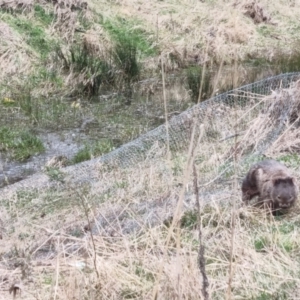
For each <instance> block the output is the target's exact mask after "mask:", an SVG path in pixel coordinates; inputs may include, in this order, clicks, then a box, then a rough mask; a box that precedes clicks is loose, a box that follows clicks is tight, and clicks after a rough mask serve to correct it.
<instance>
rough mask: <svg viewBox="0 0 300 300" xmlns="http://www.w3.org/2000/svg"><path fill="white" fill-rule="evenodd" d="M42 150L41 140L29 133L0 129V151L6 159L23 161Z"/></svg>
mask: <svg viewBox="0 0 300 300" xmlns="http://www.w3.org/2000/svg"><path fill="white" fill-rule="evenodd" d="M44 150H45V147H44V145H43V143H42V142H41V140H40V139H39V138H37V137H36V136H35V135H33V134H32V133H30V132H29V131H27V130H13V129H11V128H9V127H5V126H2V127H0V151H1V152H2V153H4V154H5V155H6V156H7V157H8V158H10V159H14V160H18V161H24V160H26V159H28V158H29V157H30V156H32V155H36V154H39V153H41V152H43V151H44Z"/></svg>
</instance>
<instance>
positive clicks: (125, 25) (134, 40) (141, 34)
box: [102, 18, 158, 56]
mask: <svg viewBox="0 0 300 300" xmlns="http://www.w3.org/2000/svg"><path fill="white" fill-rule="evenodd" d="M102 26H103V28H104V29H105V30H106V31H107V32H108V33H109V34H110V36H111V37H112V38H113V40H115V41H116V42H117V43H119V42H120V41H121V42H122V41H123V42H125V43H128V42H130V43H131V44H133V45H135V47H136V50H137V51H138V52H140V53H141V54H143V55H144V56H152V55H155V54H157V53H158V49H157V48H156V47H154V46H153V41H152V39H151V38H149V33H147V32H146V31H145V30H144V29H142V26H140V24H139V23H138V22H137V21H133V20H128V19H124V18H117V19H115V20H107V21H105V22H103V23H102Z"/></svg>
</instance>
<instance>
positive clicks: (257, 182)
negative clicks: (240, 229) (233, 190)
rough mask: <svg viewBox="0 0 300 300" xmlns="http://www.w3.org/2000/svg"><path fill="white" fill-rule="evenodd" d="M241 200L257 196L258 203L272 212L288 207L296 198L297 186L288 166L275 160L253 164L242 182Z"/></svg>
mask: <svg viewBox="0 0 300 300" xmlns="http://www.w3.org/2000/svg"><path fill="white" fill-rule="evenodd" d="M242 193H243V201H245V202H246V203H247V204H248V202H249V201H250V200H251V199H252V198H253V197H255V196H258V204H259V205H262V206H264V207H266V208H268V209H269V210H271V211H272V212H274V211H277V210H281V209H288V208H290V207H291V206H293V204H294V203H295V201H296V200H297V197H298V186H297V183H296V179H295V178H294V177H293V176H292V175H291V174H290V171H289V170H288V168H287V167H286V166H285V165H283V164H282V163H280V162H278V161H276V160H272V159H270V160H263V161H261V162H259V163H257V164H254V165H253V166H252V167H251V168H250V170H249V172H248V174H247V175H246V177H245V178H244V180H243V183H242Z"/></svg>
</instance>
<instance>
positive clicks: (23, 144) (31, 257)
mask: <svg viewBox="0 0 300 300" xmlns="http://www.w3.org/2000/svg"><path fill="white" fill-rule="evenodd" d="M71 2H72V3H71V5H70V6H68V7H67V6H65V7H63V5H64V2H60V5H59V6H55V2H53V3H54V4H53V3H52V2H49V1H44V2H41V1H38V2H36V3H35V4H34V5H28V6H26V7H23V8H22V9H20V7H14V6H12V7H2V8H1V11H0V53H3V55H1V57H0V65H1V66H5V67H4V68H2V70H3V72H1V74H0V113H1V116H3V118H1V119H0V151H1V154H2V155H1V159H6V158H9V159H12V160H19V161H24V160H26V159H27V158H29V157H30V156H32V155H35V154H38V153H41V152H42V151H44V146H43V144H42V143H41V141H40V140H39V139H38V138H37V137H36V136H35V135H34V134H33V132H35V131H34V130H32V129H34V128H38V129H43V130H45V131H46V132H48V131H54V132H58V133H60V132H61V131H62V130H69V134H70V135H71V136H72V137H73V138H74V140H75V141H76V142H78V143H81V145H83V147H82V150H80V151H79V152H78V153H77V154H76V155H75V156H74V157H73V158H72V159H70V160H69V161H67V163H70V162H71V163H72V164H73V163H74V164H77V163H78V162H82V161H84V160H88V159H90V158H93V157H95V156H100V155H102V154H104V153H107V152H109V151H112V150H113V149H114V148H115V147H118V146H120V145H121V144H123V143H125V142H127V141H129V140H132V139H134V138H135V137H137V136H139V135H141V134H143V133H145V132H147V131H148V130H150V129H152V128H154V127H156V126H157V124H161V123H162V122H164V121H165V120H166V119H168V120H169V119H170V120H171V121H170V123H171V122H173V121H172V116H174V115H176V114H178V113H179V112H181V111H182V110H184V109H186V108H188V107H190V106H192V105H193V104H194V103H195V102H198V99H199V98H200V99H206V98H208V97H209V96H210V95H211V93H212V91H213V92H216V93H217V92H220V91H222V90H224V89H226V87H228V86H230V87H232V86H236V85H239V84H240V83H246V82H249V80H250V81H253V80H255V78H257V76H258V77H261V76H262V74H261V73H260V72H261V67H262V68H263V69H264V71H266V70H265V69H266V67H265V66H268V70H267V71H266V72H267V74H265V73H264V74H263V75H264V77H265V76H268V75H269V74H275V73H280V72H281V71H282V70H284V71H287V70H288V71H292V70H298V54H297V51H298V50H297V47H294V46H293V45H297V42H295V39H297V38H298V37H297V34H298V31H299V24H298V23H299V22H298V21H299V10H297V9H293V10H291V9H290V7H289V5H290V3H286V2H284V1H275V2H274V3H273V2H272V5H269V3H268V2H267V1H261V2H260V3H259V4H257V3H256V2H255V3H252V2H251V1H250V2H251V3H250V2H246V1H239V2H238V3H237V1H233V0H230V1H204V2H202V1H195V2H194V3H191V2H190V1H177V2H174V1H169V0H167V1H159V0H154V1H153V2H151V4H149V3H146V2H144V3H143V4H142V5H140V4H138V3H133V2H132V1H129V0H125V1H121V2H120V1H94V0H90V1H88V2H87V3H88V4H87V5H88V6H87V8H85V7H84V5H83V4H84V2H83V1H71ZM13 4H15V2H14V1H9V3H8V2H7V4H6V5H7V6H8V5H13ZM133 4H134V5H133ZM249 7H250V9H249ZM249 12H250V13H249ZM251 12H252V13H251ZM279 12H280V13H279ZM153 16H155V17H153ZM141 20H143V21H142V22H141ZM277 22H278V23H277ZM276 24H280V26H278V25H276ZM282 36H284V37H285V39H282V38H281V37H282ZM294 42H295V44H294ZM288 45H290V46H288ZM281 59H282V60H281ZM246 62H247V65H246V64H244V63H246ZM279 62H280V63H279ZM248 63H251V64H252V66H251V67H253V65H255V67H256V69H255V70H254V72H253V73H252V74H250V72H249V73H247V74H246V75H245V73H246V72H245V68H246V70H248V69H247V68H248ZM204 64H205V66H206V67H207V70H208V71H207V72H206V73H205V74H203V76H202V72H203V67H204ZM278 66H279V67H278ZM249 74H250V75H249ZM253 74H254V75H253ZM162 78H164V79H165V80H164V84H162ZM202 78H203V79H204V81H203V82H201V80H202ZM212 84H213V85H214V86H212ZM200 87H202V88H200ZM200 90H201V95H200V96H201V97H199V91H200ZM251 92H252V93H249V95H248V96H249V99H248V98H247V100H248V101H246V100H245V101H244V102H243V103H244V105H241V106H239V105H234V104H235V101H237V100H241V98H240V97H242V96H243V95H239V97H237V98H236V99H232V98H230V99H228V103H223V104H221V103H217V104H216V103H210V105H211V106H209V105H208V107H206V108H205V109H207V111H206V112H207V114H205V115H204V116H203V118H202V117H201V120H200V122H201V123H203V124H197V125H199V126H195V128H196V129H195V130H196V138H195V141H196V140H197V137H199V142H195V141H191V145H190V146H191V147H188V146H189V145H187V144H188V143H186V142H185V145H184V147H180V145H179V144H180V141H182V140H183V139H184V140H185V141H186V140H188V141H189V140H190V138H189V137H190V136H192V133H193V130H192V129H193V128H194V127H193V126H190V125H193V122H191V123H189V121H190V119H188V118H187V119H185V118H183V119H182V123H180V124H179V127H180V129H179V130H178V132H175V133H174V132H172V131H171V134H174V135H173V136H172V137H174V140H173V139H170V140H168V142H170V144H171V145H169V146H170V147H164V146H162V143H161V141H166V140H167V137H166V134H165V132H164V134H162V136H161V137H160V138H161V139H157V136H155V137H154V138H153V141H150V140H147V141H146V142H145V143H141V147H140V148H139V149H137V148H136V147H132V151H131V152H130V153H129V154H128V156H127V157H126V160H125V159H124V157H123V156H121V155H120V156H119V152H115V153H117V154H116V156H114V159H112V161H111V162H110V164H108V165H106V164H101V163H100V162H95V161H92V162H86V163H84V164H79V165H72V166H68V167H67V168H64V169H61V168H60V167H62V166H63V162H62V163H61V165H59V164H58V166H57V165H55V164H53V165H47V166H46V167H43V168H42V170H43V173H42V174H40V175H36V176H35V177H33V178H31V179H29V180H28V181H25V182H22V184H21V185H12V186H9V187H6V188H3V189H1V193H0V194H1V196H0V200H1V201H0V202H1V203H2V205H1V207H0V220H1V226H0V228H1V239H2V240H3V241H4V243H3V247H2V248H1V251H0V257H1V259H0V260H1V268H2V271H1V272H2V277H3V278H2V279H3V280H2V289H1V291H0V295H1V296H2V298H3V299H7V297H8V293H9V291H12V293H13V294H15V292H16V293H18V292H19V290H20V289H21V292H22V297H24V298H25V299H26V298H28V299H29V298H32V297H33V298H37V299H39V298H41V295H43V296H42V297H43V298H47V299H48V298H49V299H69V298H72V299H198V298H199V297H200V296H199V295H201V294H202V295H204V293H203V290H204V283H203V278H204V275H206V276H207V278H208V282H209V288H208V294H209V297H210V299H216V300H218V299H235V298H237V299H253V300H263V299H264V300H265V299H268V300H269V299H270V300H271V299H296V298H297V297H298V295H299V280H298V278H299V274H300V259H299V251H300V242H299V238H298V236H299V234H300V231H299V230H300V229H299V228H300V227H299V224H300V218H299V205H297V206H296V207H295V208H293V210H292V211H289V212H286V213H284V214H281V215H280V216H276V217H273V216H272V215H268V214H266V212H264V211H263V210H260V209H257V208H255V207H252V206H251V205H250V206H244V205H242V203H241V195H240V194H241V193H240V187H239V182H240V180H241V179H242V175H243V174H245V172H246V171H247V169H248V168H249V165H250V164H252V163H253V162H255V161H257V160H259V159H261V156H258V155H257V153H263V154H264V156H267V157H272V158H277V159H278V160H281V161H283V162H284V163H286V164H287V165H288V166H289V167H290V168H292V169H293V170H295V171H296V174H297V171H299V170H298V165H299V155H298V154H297V151H298V150H297V149H299V137H298V135H299V133H298V132H299V130H298V127H297V122H296V120H297V116H298V115H299V111H298V110H299V107H300V105H299V103H297V101H298V100H299V99H300V97H299V95H298V92H297V88H296V87H294V88H291V89H290V90H289V91H288V93H289V95H292V96H291V97H288V100H291V99H293V101H294V100H295V101H296V102H295V103H294V102H293V105H292V104H291V105H290V106H289V110H288V112H287V113H286V114H285V115H284V126H283V127H280V126H279V127H278V128H279V129H278V131H276V132H275V131H273V129H274V124H278V120H282V114H281V113H282V104H283V103H285V104H286V101H283V100H286V98H285V95H286V94H285V93H286V91H285V90H280V91H278V93H276V97H275V96H274V98H272V97H271V96H269V97H267V98H263V97H262V96H260V95H258V93H257V91H251ZM297 99H298V100H297ZM229 102H230V103H229ZM258 103H259V104H260V105H258ZM164 104H165V105H164ZM271 104H272V105H271ZM262 107H263V108H264V109H263V111H262V110H261V108H262ZM190 112H195V115H196V114H197V110H193V109H192V110H190ZM262 112H263V113H262ZM185 116H186V115H185ZM195 119H196V118H195ZM7 120H10V123H9V127H8V125H7V123H8V122H7ZM186 123H187V124H186ZM286 124H287V126H286V127H285V125H286ZM16 128H17V129H16ZM20 128H22V129H20ZM24 128H27V129H28V130H25V129H24ZM170 128H171V127H170ZM182 128H185V129H186V131H181V129H182ZM171 129H172V128H171ZM198 129H200V130H199V131H198ZM201 130H203V132H202V133H203V135H201V134H200V133H201ZM199 132H200V133H199ZM274 132H275V133H274ZM198 134H200V136H198ZM275 135H276V139H275ZM187 137H188V138H187ZM91 141H96V142H91ZM262 146H263V147H264V148H263V150H262V148H261V147H262ZM146 148H147V151H146ZM188 148H190V151H188V150H187V149H188ZM169 149H171V150H172V151H171V153H168V150H169ZM166 153H167V154H168V155H165V154H166ZM169 154H170V155H169ZM141 158H145V159H144V160H143V159H141ZM127 162H128V163H127ZM6 173H7V172H6ZM0 175H1V174H0ZM298 177H299V176H298ZM198 189H199V190H198ZM202 244H203V245H204V248H205V249H204V252H201V251H202V250H203V248H201V245H202ZM201 249H202V250H201ZM201 255H202V260H201ZM203 266H205V268H204V267H203ZM14 296H15V295H14ZM203 298H205V297H203ZM205 300H207V298H206V299H205Z"/></svg>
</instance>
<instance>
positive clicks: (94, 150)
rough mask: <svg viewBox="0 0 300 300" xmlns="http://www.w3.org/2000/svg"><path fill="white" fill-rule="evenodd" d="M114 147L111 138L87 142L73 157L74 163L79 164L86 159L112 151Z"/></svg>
mask: <svg viewBox="0 0 300 300" xmlns="http://www.w3.org/2000/svg"><path fill="white" fill-rule="evenodd" d="M113 149H114V146H113V143H112V141H111V140H108V139H104V140H100V141H98V142H96V143H93V144H90V143H89V144H87V145H85V146H84V148H83V149H82V150H80V151H79V152H77V154H76V155H75V156H74V158H73V161H72V162H73V163H74V164H77V163H80V162H82V161H85V160H89V159H91V158H93V157H97V156H101V155H103V154H105V153H107V152H110V151H112V150H113Z"/></svg>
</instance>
